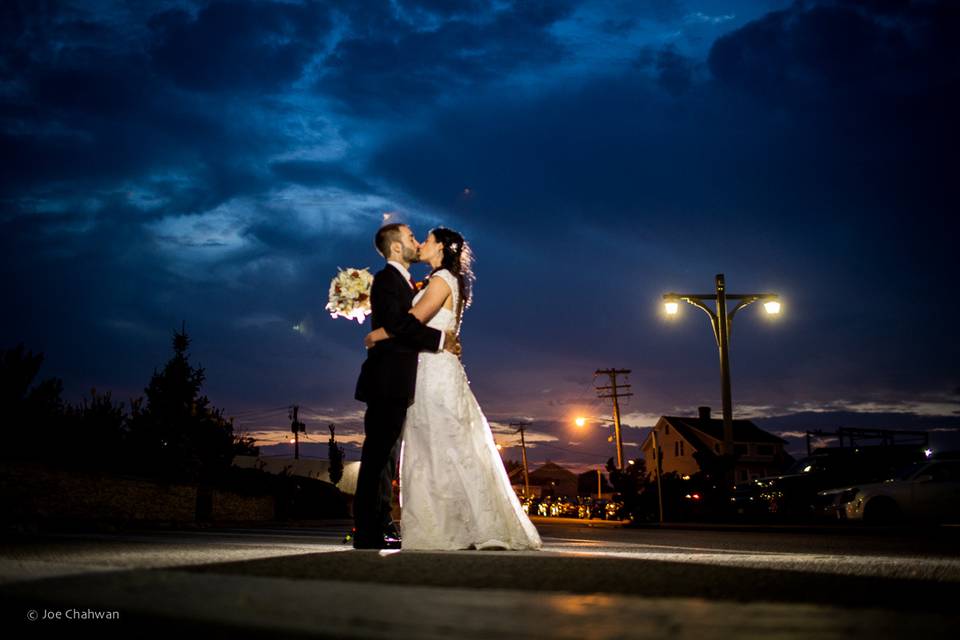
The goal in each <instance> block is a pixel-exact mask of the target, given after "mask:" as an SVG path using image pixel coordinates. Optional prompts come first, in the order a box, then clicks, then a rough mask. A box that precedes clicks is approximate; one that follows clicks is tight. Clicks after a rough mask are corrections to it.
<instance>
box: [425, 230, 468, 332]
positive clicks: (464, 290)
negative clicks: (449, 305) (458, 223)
mask: <svg viewBox="0 0 960 640" xmlns="http://www.w3.org/2000/svg"><path fill="white" fill-rule="evenodd" d="M430 233H432V234H433V237H434V238H435V239H436V241H437V242H439V243H440V244H442V245H443V258H442V259H441V261H440V266H439V267H437V268H436V269H434V270H433V273H436V272H437V271H439V270H440V269H446V270H447V271H449V272H450V273H452V274H453V275H454V276H456V277H457V282H458V283H459V285H460V304H459V305H458V306H459V308H458V309H457V328H458V329H459V327H460V319H461V318H462V317H463V310H464V309H466V308H467V307H469V306H470V303H471V302H472V301H473V296H472V295H471V292H472V290H473V281H474V279H475V277H474V275H473V252H472V251H471V250H470V245H468V244H467V243H466V241H465V240H464V239H463V236H462V235H460V234H459V233H457V232H456V231H454V230H453V229H447V228H446V227H437V228H436V229H433V230H431V231H430ZM433 273H431V275H433Z"/></svg>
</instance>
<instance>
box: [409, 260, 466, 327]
mask: <svg viewBox="0 0 960 640" xmlns="http://www.w3.org/2000/svg"><path fill="white" fill-rule="evenodd" d="M432 277H439V278H443V281H444V282H446V283H447V285H448V286H449V287H450V291H451V293H452V297H453V301H452V302H453V309H452V310H451V309H447V308H444V307H440V310H439V311H437V313H436V315H435V316H433V317H432V318H430V322H428V323H427V326H428V327H430V328H432V329H438V330H440V331H455V330H456V328H457V312H456V309H457V305H458V303H459V301H460V283H459V282H457V277H456V276H455V275H453V274H452V273H450V272H449V271H447V270H446V269H440V270H439V271H437V272H436V273H435V274H433V276H432ZM426 290H427V288H426V287H424V288H423V289H421V290H420V291H419V292H418V293H417V295H416V296H414V298H413V304H417V303H418V302H419V301H420V298H422V297H423V294H424V293H425V292H426Z"/></svg>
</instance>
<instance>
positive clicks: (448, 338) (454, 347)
mask: <svg viewBox="0 0 960 640" xmlns="http://www.w3.org/2000/svg"><path fill="white" fill-rule="evenodd" d="M443 350H444V351H449V352H450V353H452V354H453V355H455V356H457V357H458V358H459V357H460V351H461V348H460V338H459V337H457V334H456V333H454V332H453V331H446V332H445V335H444V336H443Z"/></svg>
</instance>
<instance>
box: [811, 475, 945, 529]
mask: <svg viewBox="0 0 960 640" xmlns="http://www.w3.org/2000/svg"><path fill="white" fill-rule="evenodd" d="M820 496H821V497H823V498H825V499H827V500H828V507H827V510H828V512H829V513H832V514H833V515H834V517H836V518H839V519H841V520H860V521H863V522H867V523H871V524H884V523H893V522H898V521H906V520H909V521H920V520H923V521H933V522H960V460H931V461H926V462H915V463H913V464H910V465H908V466H906V467H904V468H903V469H901V470H900V471H899V473H897V475H896V476H895V477H893V478H891V479H889V480H887V481H885V482H876V483H867V484H859V485H857V486H853V487H843V488H839V489H831V490H828V491H822V492H820Z"/></svg>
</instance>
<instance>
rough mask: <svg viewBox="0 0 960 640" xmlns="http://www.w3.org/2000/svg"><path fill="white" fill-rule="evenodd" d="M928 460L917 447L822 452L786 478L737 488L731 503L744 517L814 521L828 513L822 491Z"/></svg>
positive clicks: (801, 462)
mask: <svg viewBox="0 0 960 640" xmlns="http://www.w3.org/2000/svg"><path fill="white" fill-rule="evenodd" d="M923 460H925V454H924V451H923V449H922V448H921V447H917V446H900V445H886V446H874V447H856V448H851V447H846V448H835V449H829V448H827V449H820V450H818V451H815V452H814V453H813V455H810V456H808V457H806V458H802V459H800V460H798V461H797V462H796V463H794V465H793V466H792V467H791V468H790V470H789V471H788V472H787V473H785V474H783V475H779V476H771V477H766V478H757V479H755V480H752V481H750V482H747V483H740V484H738V485H737V486H736V488H735V491H734V495H733V497H732V498H731V500H732V503H733V506H734V509H735V511H736V512H737V513H739V514H741V515H761V516H766V517H771V516H773V517H784V518H795V519H796V518H800V519H809V518H814V517H816V516H818V515H820V514H822V513H823V507H824V505H823V504H822V502H823V501H824V500H825V499H826V498H825V497H824V496H821V495H819V494H820V492H822V491H825V490H827V489H832V488H836V487H851V486H854V485H855V484H860V483H870V482H880V481H883V480H884V479H886V478H889V477H891V475H893V473H894V472H895V471H896V470H897V469H899V468H901V467H903V466H904V465H906V464H909V463H911V462H920V461H923Z"/></svg>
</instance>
